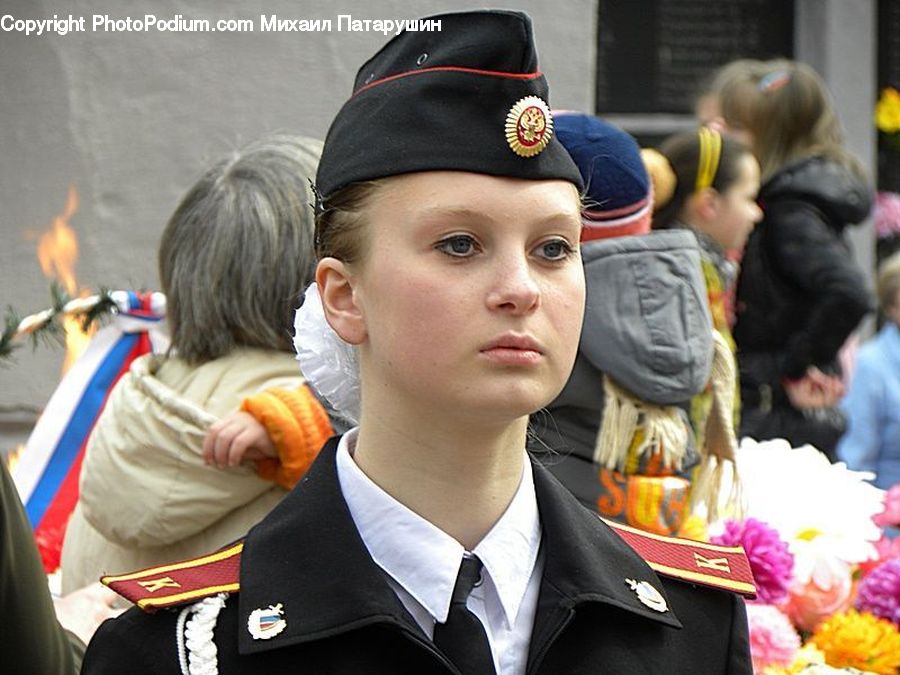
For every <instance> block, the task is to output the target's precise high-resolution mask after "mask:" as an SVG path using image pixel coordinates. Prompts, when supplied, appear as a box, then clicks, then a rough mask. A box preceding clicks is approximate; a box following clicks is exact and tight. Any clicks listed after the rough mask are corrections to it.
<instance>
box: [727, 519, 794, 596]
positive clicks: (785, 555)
mask: <svg viewBox="0 0 900 675" xmlns="http://www.w3.org/2000/svg"><path fill="white" fill-rule="evenodd" d="M710 541H711V542H712V543H713V544H720V545H722V546H738V545H740V546H743V547H744V550H745V551H746V552H747V558H748V560H749V561H750V569H751V570H752V572H753V580H754V581H755V582H756V594H757V600H758V602H761V603H766V604H768V603H779V602H782V601H783V600H785V599H786V598H787V595H788V585H789V584H790V581H791V573H792V572H793V570H794V556H793V555H791V552H790V551H789V550H788V545H787V544H786V543H785V542H784V541H782V539H781V537H779V536H778V532H777V531H776V530H775V529H774V528H771V527H769V526H768V525H767V524H766V523H764V522H762V521H761V520H756V519H755V518H748V519H747V520H745V521H744V522H743V523H739V522H737V521H734V520H729V521H727V522H726V523H725V531H724V532H723V533H722V534H720V535H718V536H715V537H712V538H711V539H710Z"/></svg>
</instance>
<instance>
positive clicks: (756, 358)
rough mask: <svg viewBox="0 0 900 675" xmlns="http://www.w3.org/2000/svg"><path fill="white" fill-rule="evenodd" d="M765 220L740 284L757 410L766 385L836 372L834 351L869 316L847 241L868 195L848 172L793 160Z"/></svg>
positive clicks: (749, 381)
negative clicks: (813, 370)
mask: <svg viewBox="0 0 900 675" xmlns="http://www.w3.org/2000/svg"><path fill="white" fill-rule="evenodd" d="M759 200H760V204H761V206H762V208H763V212H764V214H765V215H764V218H763V220H762V221H761V222H760V223H759V224H758V225H757V226H756V228H755V229H754V231H753V233H752V234H751V236H750V239H749V241H748V242H747V249H746V251H745V254H744V259H743V262H742V267H741V275H740V278H739V280H738V287H737V324H736V326H735V330H734V338H735V341H736V342H737V346H738V360H739V363H740V367H741V383H742V390H743V392H744V394H745V403H748V404H749V405H750V406H751V407H752V406H753V405H754V400H755V399H757V398H758V396H757V392H758V390H759V389H760V388H761V387H771V390H770V391H773V392H781V391H782V389H781V381H782V380H783V379H784V378H789V379H796V378H799V377H801V376H802V375H803V374H804V373H805V372H806V370H807V368H808V367H809V366H811V365H815V366H818V367H820V368H822V369H824V370H826V371H832V372H835V368H836V366H837V364H836V356H837V353H838V350H839V349H840V348H841V346H842V345H843V343H844V341H845V340H846V339H847V337H848V336H849V335H850V333H851V332H852V331H853V330H854V328H856V326H857V325H858V324H859V322H860V320H861V319H862V318H863V317H864V316H865V315H866V313H867V312H869V311H871V310H872V309H873V303H872V298H871V295H870V293H869V291H868V290H867V288H866V282H865V279H864V277H863V273H862V271H861V270H860V269H859V267H858V266H857V265H856V264H855V263H854V261H853V258H852V255H851V251H850V248H849V246H848V245H847V243H846V242H845V241H844V236H843V235H844V229H845V228H846V227H847V226H848V225H852V224H857V223H860V222H861V221H862V220H864V219H865V217H866V216H867V215H868V213H869V210H870V208H871V206H872V192H871V190H870V188H869V187H868V186H867V185H866V184H865V182H864V181H863V180H862V179H860V178H858V177H857V176H856V175H855V174H854V173H853V172H851V171H850V170H849V169H846V168H844V167H843V166H841V165H839V164H837V163H835V162H834V161H832V160H829V159H825V158H823V157H811V158H806V159H803V160H800V161H798V162H796V163H793V164H791V165H789V166H787V167H785V168H784V169H783V170H781V171H780V172H778V173H777V174H775V175H774V176H772V178H771V179H769V180H768V181H767V182H766V184H765V185H763V187H762V189H761V190H760V194H759Z"/></svg>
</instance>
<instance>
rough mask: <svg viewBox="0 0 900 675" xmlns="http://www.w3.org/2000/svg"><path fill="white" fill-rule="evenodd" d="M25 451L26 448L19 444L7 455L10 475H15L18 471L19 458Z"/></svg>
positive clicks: (7, 466)
mask: <svg viewBox="0 0 900 675" xmlns="http://www.w3.org/2000/svg"><path fill="white" fill-rule="evenodd" d="M24 449H25V446H24V445H22V444H21V443H19V444H18V445H17V446H16V448H15V450H12V451H10V452H9V453H7V455H6V468H7V469H9V472H10V473H13V472H14V471H15V470H16V464H18V463H19V457H21V456H22V451H23V450H24Z"/></svg>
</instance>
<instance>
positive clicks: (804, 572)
mask: <svg viewBox="0 0 900 675" xmlns="http://www.w3.org/2000/svg"><path fill="white" fill-rule="evenodd" d="M737 470H738V474H739V476H740V479H741V483H742V487H743V496H744V505H745V511H744V514H745V516H746V517H753V518H756V519H758V520H762V521H764V522H766V523H768V524H769V525H770V526H771V527H773V528H775V529H776V530H777V531H778V533H779V535H781V537H782V539H784V540H785V541H786V542H788V544H789V545H790V547H791V552H792V553H794V555H795V565H796V566H797V567H796V568H795V576H796V575H797V574H798V573H799V575H800V576H803V577H805V578H807V579H808V578H810V577H811V576H813V575H815V567H816V562H814V561H817V560H818V561H821V560H822V559H823V557H824V558H828V557H831V556H832V555H833V556H834V557H837V558H838V559H840V560H842V561H844V562H846V563H849V564H854V563H859V562H864V561H866V560H871V559H874V558H877V554H876V551H875V548H874V545H873V544H874V542H875V541H877V540H878V539H879V538H880V537H881V530H880V529H879V528H878V526H877V525H875V523H873V522H872V516H874V515H875V514H877V513H880V512H881V511H882V509H883V503H884V491H883V490H879V489H878V488H876V487H874V486H872V485H871V484H870V483H868V482H866V479H871V478H873V476H872V474H870V473H865V472H860V471H850V470H849V469H847V466H846V465H845V464H844V463H842V462H839V463H836V464H832V463H830V462H829V461H828V459H827V458H826V457H825V455H823V454H822V453H820V452H819V451H818V450H816V449H815V448H813V447H812V446H809V445H806V446H803V447H799V448H792V447H791V445H790V444H789V443H788V442H787V441H785V440H782V439H776V440H770V441H762V442H757V441H754V440H752V439H750V438H744V439H743V440H742V441H741V445H740V447H739V448H738V452H737ZM723 492H726V493H727V491H726V490H723ZM819 564H821V562H819Z"/></svg>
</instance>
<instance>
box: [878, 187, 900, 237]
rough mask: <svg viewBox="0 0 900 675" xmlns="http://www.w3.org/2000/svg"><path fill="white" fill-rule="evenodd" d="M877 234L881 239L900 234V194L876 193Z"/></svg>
mask: <svg viewBox="0 0 900 675" xmlns="http://www.w3.org/2000/svg"><path fill="white" fill-rule="evenodd" d="M873 216H874V219H875V235H876V236H877V237H878V238H879V239H881V238H883V237H890V236H892V235H895V234H900V195H898V194H897V193H896V192H879V193H877V194H876V195H875V210H874V211H873Z"/></svg>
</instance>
